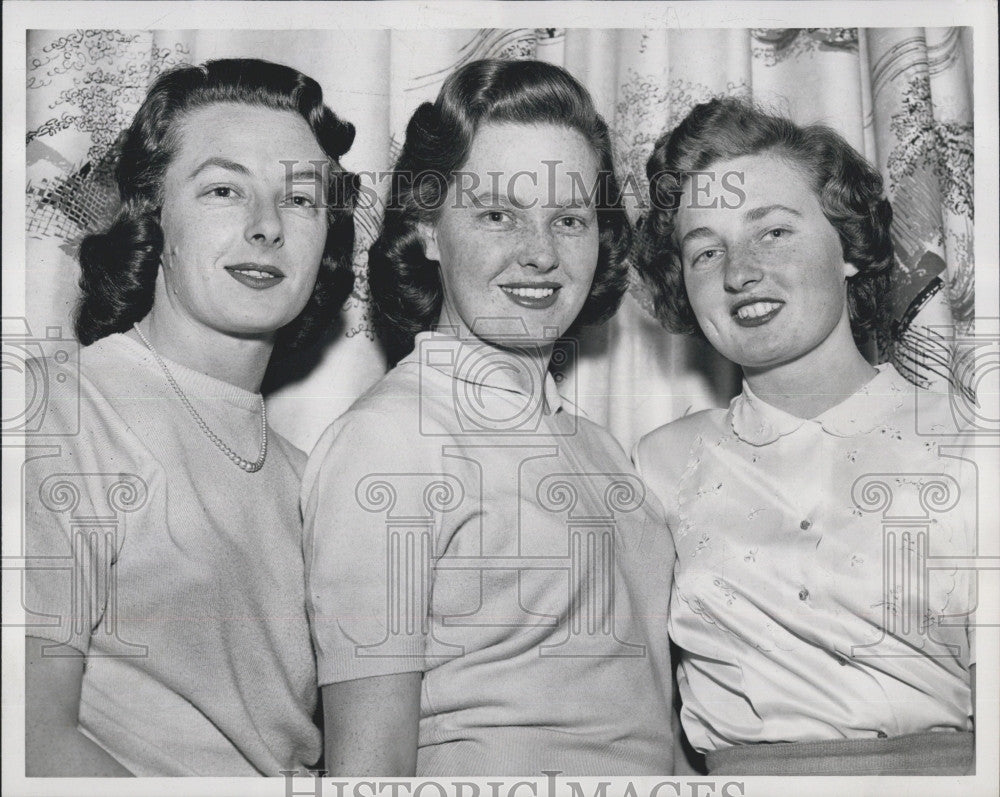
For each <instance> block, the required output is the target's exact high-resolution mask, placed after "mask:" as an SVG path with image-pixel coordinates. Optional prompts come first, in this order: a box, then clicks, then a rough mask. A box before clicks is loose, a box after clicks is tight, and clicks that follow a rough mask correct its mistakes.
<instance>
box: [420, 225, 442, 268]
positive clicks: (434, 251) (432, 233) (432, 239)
mask: <svg viewBox="0 0 1000 797" xmlns="http://www.w3.org/2000/svg"><path fill="white" fill-rule="evenodd" d="M417 233H418V234H419V235H420V240H421V241H423V243H424V257H426V258H427V259H428V260H438V261H440V260H441V252H440V251H439V250H438V245H437V230H436V229H435V227H434V225H433V224H429V223H427V222H423V221H421V222H418V223H417Z"/></svg>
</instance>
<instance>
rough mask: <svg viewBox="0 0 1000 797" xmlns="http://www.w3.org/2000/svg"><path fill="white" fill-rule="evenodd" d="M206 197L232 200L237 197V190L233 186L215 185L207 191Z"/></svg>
mask: <svg viewBox="0 0 1000 797" xmlns="http://www.w3.org/2000/svg"><path fill="white" fill-rule="evenodd" d="M205 196H209V197H212V198H214V199H231V198H232V197H235V196H236V189H235V188H233V186H231V185H213V186H211V187H210V188H209V189H208V190H207V191H205Z"/></svg>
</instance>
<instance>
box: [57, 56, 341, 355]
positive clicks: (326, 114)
mask: <svg viewBox="0 0 1000 797" xmlns="http://www.w3.org/2000/svg"><path fill="white" fill-rule="evenodd" d="M216 103H237V104H241V105H252V106H259V107H263V108H271V109H274V110H280V111H292V112H293V113H297V114H298V115H299V116H301V117H302V118H303V119H305V120H306V122H307V123H308V125H309V128H310V130H312V132H313V135H315V136H316V141H317V143H319V145H320V147H322V148H323V151H324V152H325V153H326V154H327V156H328V157H329V158H330V161H331V168H330V169H328V170H327V171H328V175H329V184H328V186H327V189H328V190H327V236H326V246H325V249H324V253H323V264H322V266H321V267H320V270H319V276H318V278H317V280H316V286H315V288H314V289H313V292H312V295H311V296H310V298H309V301H308V302H307V303H306V306H305V308H304V309H303V310H302V312H301V313H300V314H299V315H298V316H297V317H296V318H295V319H294V320H292V321H291V322H290V323H288V324H287V325H285V326H284V327H282V328H281V329H280V330H279V331H278V333H277V336H276V340H275V343H276V345H277V346H283V347H287V348H295V347H305V346H308V345H310V344H311V343H313V342H315V341H316V340H317V339H318V338H319V337H320V336H321V335H322V334H323V332H324V330H325V328H326V327H327V326H329V324H330V323H331V322H332V320H333V318H334V316H335V315H336V313H337V312H338V311H339V309H340V307H341V305H342V304H343V303H344V300H345V299H346V298H347V296H348V295H349V294H350V292H351V290H352V288H353V285H354V273H353V270H352V268H351V259H352V254H353V249H354V206H355V204H356V201H357V194H358V180H357V177H356V176H355V175H353V174H351V173H349V172H345V171H343V170H342V169H341V168H340V164H339V159H340V157H341V156H342V155H343V154H344V153H345V152H347V150H349V149H350V147H351V144H352V143H353V142H354V126H353V125H352V124H350V123H349V122H345V121H343V120H341V119H340V118H338V117H337V115H336V114H335V113H334V112H333V111H331V110H330V109H329V108H327V107H326V106H325V105H324V104H323V90H322V89H321V88H320V86H319V84H318V83H317V82H316V81H315V80H313V79H312V78H311V77H308V76H307V75H304V74H302V73H301V72H299V71H298V70H296V69H292V68H291V67H288V66H284V65H282V64H275V63H271V62H270V61H261V60H258V59H251V58H245V59H244V58H234V59H222V60H217V61H207V62H206V63H204V64H202V65H201V66H181V67H178V68H176V69H172V70H170V71H168V72H165V73H164V74H162V75H160V77H158V78H157V79H156V81H155V82H154V83H153V85H152V86H151V87H150V89H149V92H148V93H147V94H146V98H145V100H143V103H142V106H141V107H140V108H139V111H138V112H137V113H136V115H135V119H133V120H132V124H131V126H130V127H129V129H128V130H127V131H126V132H125V134H124V136H123V138H122V142H121V158H120V159H119V161H118V164H117V167H116V170H115V177H116V179H117V182H118V192H119V194H120V196H121V201H122V205H121V208H120V209H119V211H118V214H117V216H116V217H115V219H114V221H113V222H112V223H111V226H110V227H109V228H108V229H107V230H106V231H105V232H102V233H97V234H95V235H88V236H87V237H86V238H84V239H83V242H82V243H81V245H80V270H81V276H80V289H81V291H82V294H83V295H82V296H81V298H80V301H79V304H78V305H77V310H76V320H75V327H76V336H77V338H78V339H79V340H80V342H81V343H83V344H84V345H85V346H86V345H89V344H91V343H93V342H94V341H96V340H100V339H101V338H103V337H106V336H107V335H110V334H112V333H114V332H124V331H126V330H127V329H129V327H131V326H132V324H134V323H136V322H137V321H140V320H142V319H143V318H144V317H145V316H146V314H147V313H148V312H149V311H150V308H152V306H153V292H154V287H155V284H156V275H157V272H158V270H159V267H160V255H161V254H162V252H163V230H162V229H161V227H160V209H161V207H162V205H163V183H164V175H165V174H166V171H167V167H168V166H169V165H170V162H171V160H172V159H173V157H174V155H175V153H176V152H177V148H178V146H179V140H178V135H177V123H178V122H179V121H180V120H181V119H182V118H183V117H184V116H185V114H187V113H190V112H191V111H193V110H194V109H196V108H201V107H204V106H206V105H213V104H216ZM333 166H335V168H333Z"/></svg>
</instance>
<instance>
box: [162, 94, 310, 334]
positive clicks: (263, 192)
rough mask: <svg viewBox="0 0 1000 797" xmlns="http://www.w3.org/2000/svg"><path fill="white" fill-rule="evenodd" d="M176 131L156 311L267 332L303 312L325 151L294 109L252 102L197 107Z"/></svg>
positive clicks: (239, 330)
mask: <svg viewBox="0 0 1000 797" xmlns="http://www.w3.org/2000/svg"><path fill="white" fill-rule="evenodd" d="M176 132H177V136H178V141H179V145H178V147H177V152H176V154H175V155H174V158H173V160H172V161H171V162H170V165H169V166H168V167H167V170H166V175H165V179H164V186H163V207H162V211H161V214H160V226H161V227H162V229H163V235H164V246H163V258H162V268H161V269H160V276H159V280H162V283H159V282H158V285H157V298H156V302H155V305H156V312H157V314H158V315H161V316H162V314H164V313H169V314H171V315H173V316H174V317H175V320H176V319H177V318H180V319H181V320H182V321H183V322H184V323H191V324H195V325H200V326H203V327H208V328H211V329H214V330H217V331H220V332H223V333H226V334H229V335H236V336H246V337H270V336H271V335H272V334H273V333H274V332H275V331H276V330H278V329H279V328H281V327H282V326H284V325H285V324H287V323H289V322H290V321H292V320H293V319H294V318H295V317H296V316H297V315H298V314H299V313H300V312H301V311H302V308H303V307H305V304H306V302H307V301H308V299H309V296H310V295H311V293H312V290H313V288H314V286H315V283H316V275H317V273H318V271H319V267H320V261H321V260H322V257H323V249H324V246H325V244H326V235H327V215H326V210H325V207H324V206H325V185H326V175H325V174H324V173H323V169H324V168H325V167H326V164H327V157H326V154H325V153H324V152H323V149H322V148H321V147H320V146H319V144H318V143H317V141H316V138H315V137H314V136H313V133H312V131H311V130H310V129H309V126H308V124H306V121H305V120H304V119H303V118H302V117H301V116H299V115H298V114H295V113H292V112H290V111H278V110H273V109H270V108H261V107H256V106H251V105H239V104H226V103H219V104H215V105H209V106H206V107H203V108H198V109H196V110H194V111H191V112H190V113H188V114H186V115H185V116H184V117H183V118H182V119H180V120H179V122H178V123H177V130H176ZM293 178H294V179H293Z"/></svg>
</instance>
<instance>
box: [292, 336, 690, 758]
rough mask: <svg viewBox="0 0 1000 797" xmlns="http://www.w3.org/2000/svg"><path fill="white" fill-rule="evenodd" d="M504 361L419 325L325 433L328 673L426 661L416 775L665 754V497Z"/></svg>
mask: <svg viewBox="0 0 1000 797" xmlns="http://www.w3.org/2000/svg"><path fill="white" fill-rule="evenodd" d="M520 365H521V366H523V365H524V363H521V364H520ZM507 366H511V367H513V368H517V367H520V366H519V365H518V363H517V362H515V361H510V360H506V359H505V358H504V356H503V355H502V354H500V353H497V352H496V351H495V350H493V349H491V348H490V347H486V346H483V345H478V346H477V345H474V344H471V343H468V342H460V341H458V340H456V339H453V338H449V337H447V336H444V335H434V334H430V333H424V334H422V335H420V336H418V338H417V342H416V348H415V350H414V353H413V354H412V355H410V356H409V357H407V358H406V359H404V360H403V361H402V362H401V363H400V364H399V365H398V366H396V368H394V369H393V370H392V371H391V372H390V373H389V374H388V375H387V376H386V377H385V378H384V379H383V380H382V381H381V382H379V383H378V384H377V385H376V386H375V387H374V388H373V389H372V390H371V391H369V392H368V393H367V394H366V395H365V396H363V397H362V398H361V399H359V400H358V402H357V403H356V404H355V405H354V406H353V407H352V408H351V409H350V410H349V411H348V412H347V413H346V414H345V415H343V416H341V418H340V419H338V420H337V422H336V423H334V424H333V426H331V427H330V428H329V429H328V430H327V431H326V433H324V435H323V437H322V438H321V440H320V442H319V443H318V444H317V446H316V448H315V449H314V451H313V453H312V455H311V457H310V460H309V464H308V465H307V468H306V473H305V476H304V481H303V493H302V495H303V510H304V516H305V528H306V563H307V569H308V598H309V604H310V611H311V616H312V620H313V635H314V639H315V646H316V653H317V658H318V670H319V682H320V684H329V683H334V682H341V681H348V680H352V679H355V678H365V677H371V676H378V675H387V674H392V673H402V672H412V671H420V672H422V673H423V686H422V689H421V695H420V728H419V749H418V755H417V774H418V775H534V776H538V775H540V774H541V773H542V771H543V770H546V769H552V768H555V769H558V770H561V771H562V772H563V773H565V774H576V775H598V774H605V775H611V774H622V775H625V774H663V773H669V772H671V771H672V768H673V763H672V747H673V745H672V734H671V723H670V717H671V699H672V688H671V677H670V657H669V652H668V649H667V645H666V644H665V642H666V612H667V606H668V604H669V598H670V577H671V569H672V568H671V560H672V558H673V544H672V542H671V540H670V535H669V533H668V532H667V530H666V526H665V523H664V521H663V517H662V514H661V511H660V508H659V506H658V504H657V502H656V501H655V499H652V498H651V497H650V496H648V494H647V493H646V491H645V488H644V487H643V485H642V483H641V481H640V480H639V478H638V476H637V475H636V474H635V470H634V468H633V466H632V464H631V463H630V462H629V460H628V457H627V455H626V454H625V452H624V451H623V450H622V449H621V446H619V445H618V443H617V442H616V441H615V440H614V439H613V438H612V437H611V435H610V434H609V433H608V432H607V430H605V429H604V428H602V427H600V426H598V425H596V424H594V423H592V422H590V421H588V420H586V419H585V418H582V417H579V416H578V415H576V414H574V413H572V412H571V411H570V410H569V408H568V407H567V406H565V405H564V404H563V401H562V399H561V398H560V396H559V393H558V391H557V390H556V385H555V383H554V381H553V379H552V376H551V374H548V373H546V372H541V373H537V374H532V373H528V372H524V371H523V370H522V373H521V374H520V377H521V378H520V379H513V378H511V372H510V371H509V370H508V368H507ZM529 382H533V383H534V385H535V386H536V387H542V386H543V385H544V390H543V391H540V390H532V391H530V392H526V391H525V390H524V389H523V387H521V385H524V384H526V383H529ZM542 396H544V401H543V400H542Z"/></svg>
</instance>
